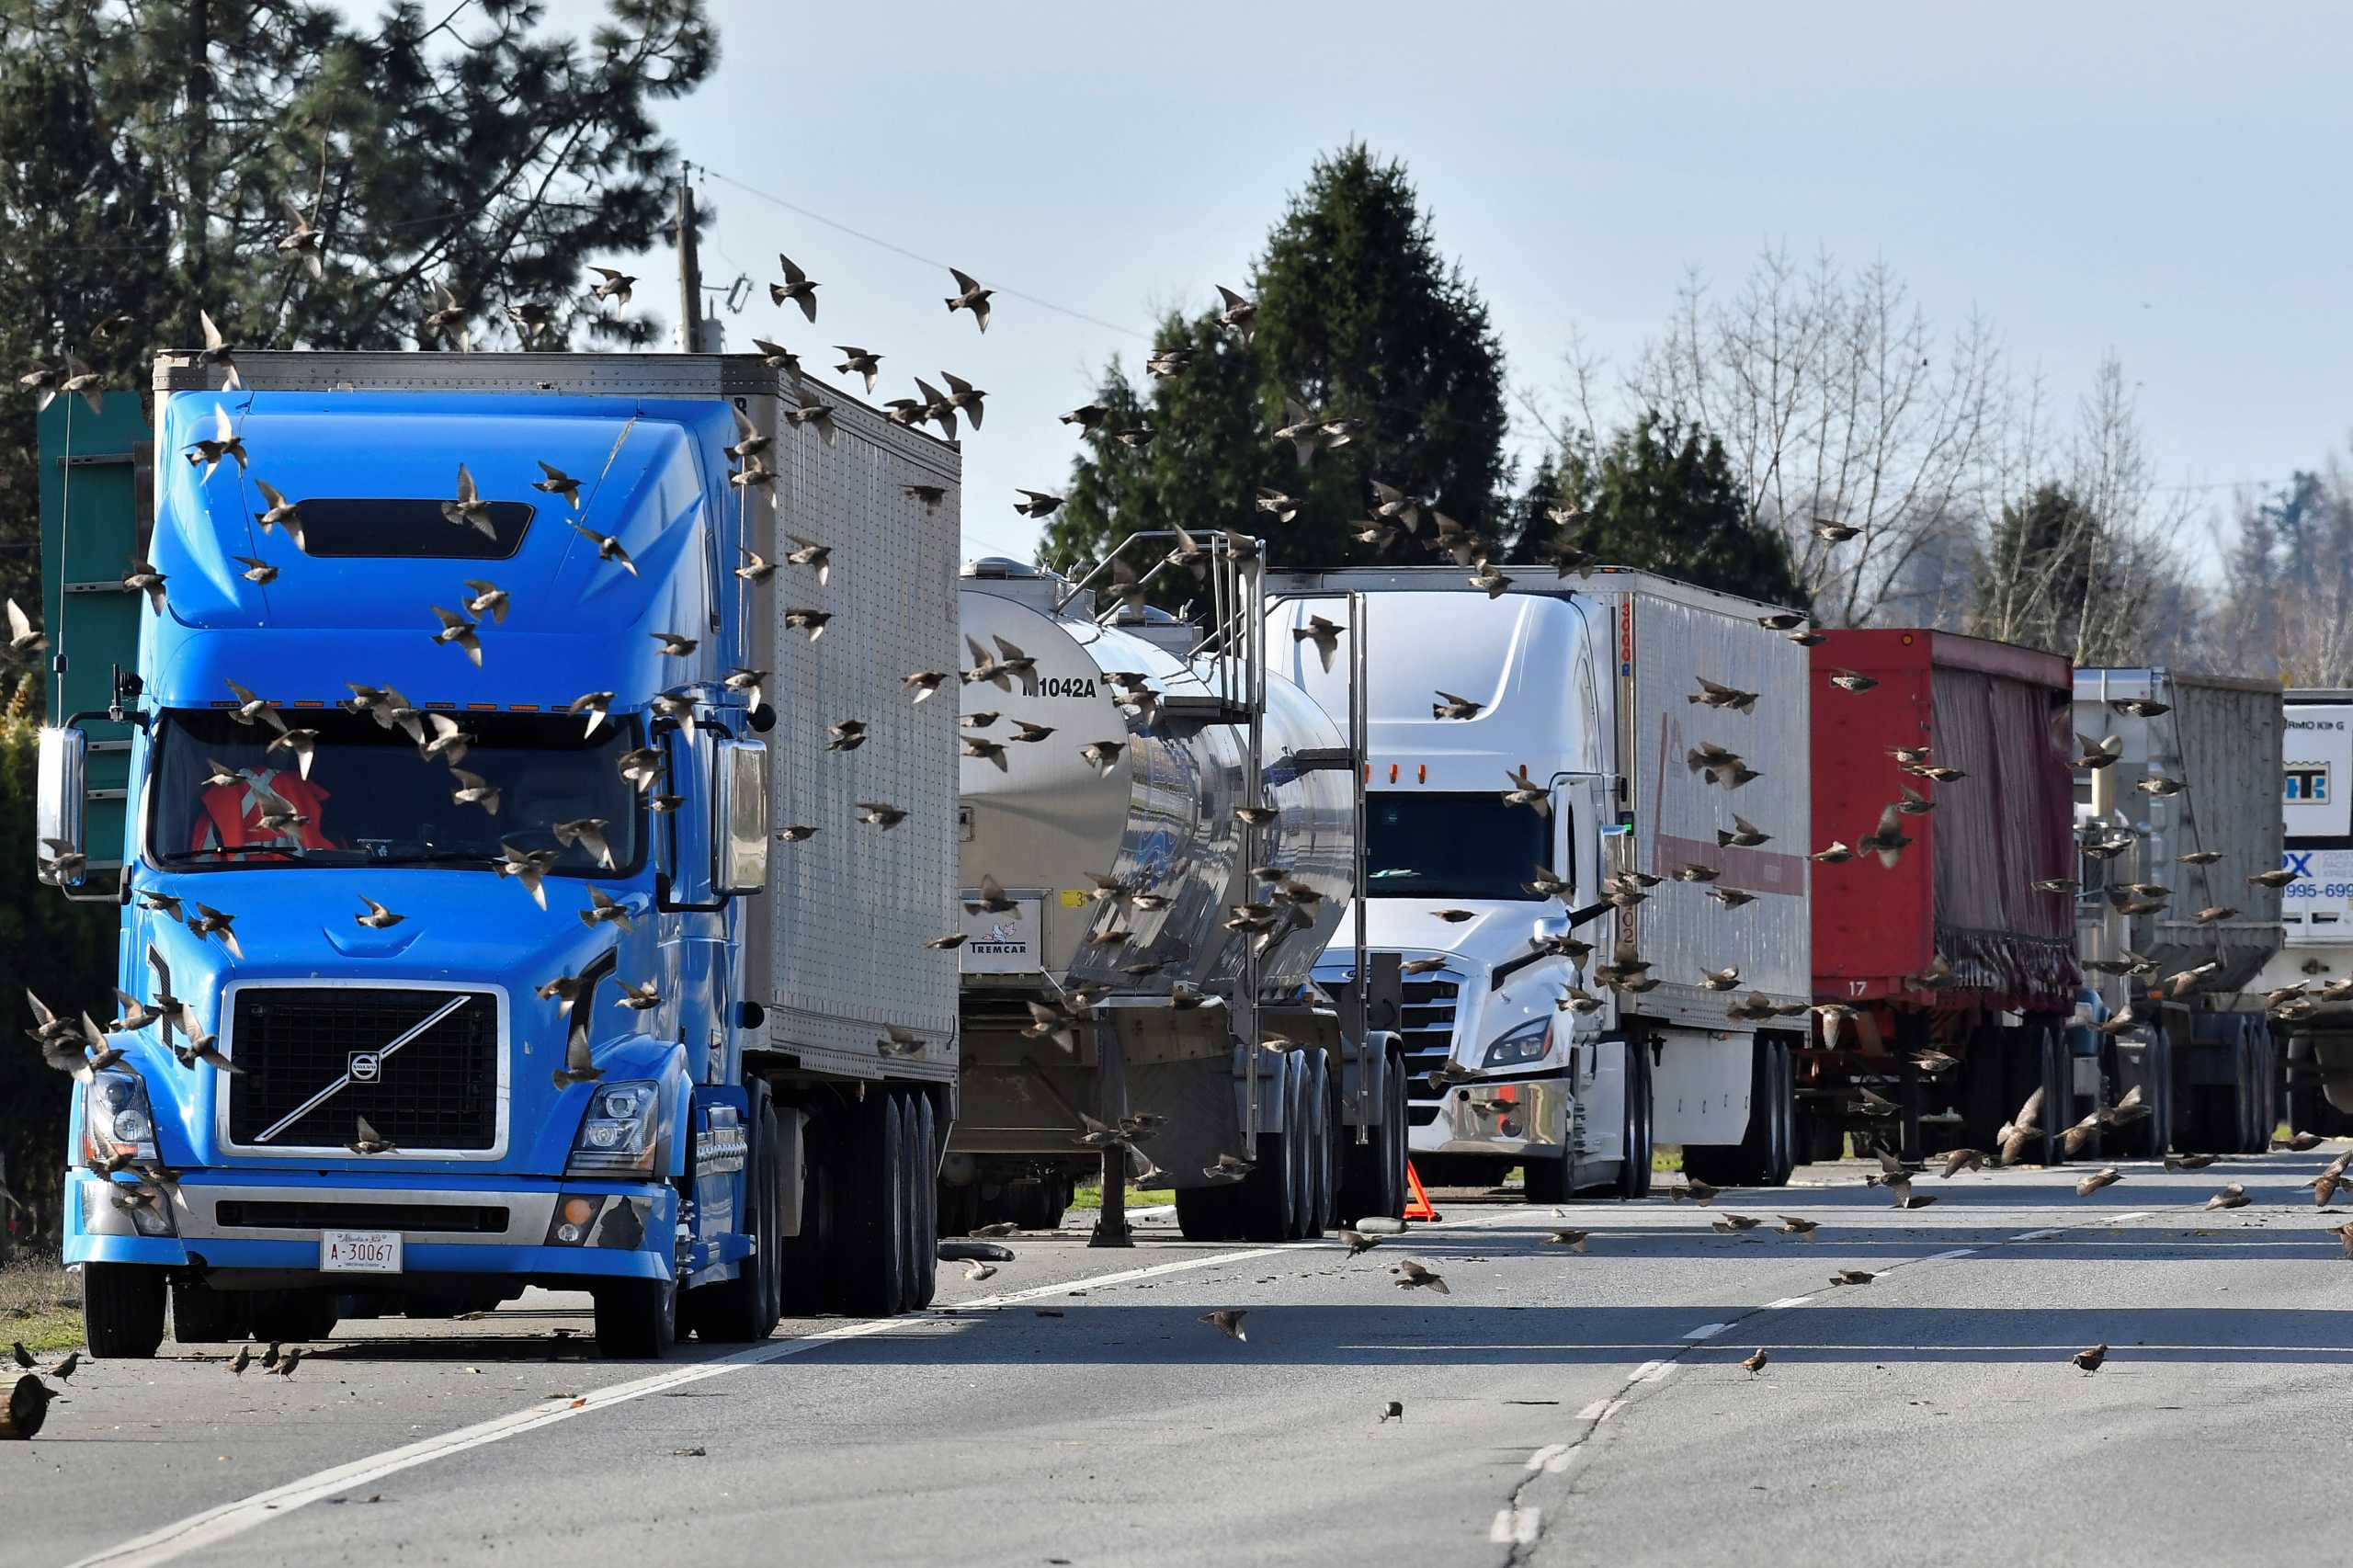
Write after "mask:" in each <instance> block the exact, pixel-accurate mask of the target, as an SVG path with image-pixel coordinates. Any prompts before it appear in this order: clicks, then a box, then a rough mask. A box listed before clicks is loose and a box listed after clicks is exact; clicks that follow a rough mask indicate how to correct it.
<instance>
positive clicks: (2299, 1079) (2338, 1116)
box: [2252, 688, 2353, 1136]
mask: <svg viewBox="0 0 2353 1568" xmlns="http://www.w3.org/2000/svg"><path fill="white" fill-rule="evenodd" d="M2283 698H2284V707H2285V711H2284V715H2283V717H2284V720H2285V728H2284V730H2283V742H2284V744H2283V745H2282V747H2281V755H2280V765H2281V767H2280V772H2281V777H2280V788H2279V817H2280V826H2281V829H2282V833H2283V839H2282V843H2281V846H2280V857H2279V864H2280V867H2281V869H2285V870H2290V871H2293V872H2295V873H2296V880H2295V881H2291V882H2290V883H2289V884H2288V885H2287V886H2286V887H2284V888H2282V889H2280V890H2279V895H2280V896H2279V919H2280V923H2281V925H2282V926H2284V928H2285V931H2284V940H2283V942H2282V944H2281V946H2280V949H2279V952H2278V953H2277V954H2275V955H2274V956H2273V958H2272V960H2271V961H2270V962H2269V963H2268V965H2266V966H2265V967H2264V970H2263V972H2262V973H2260V974H2258V975H2257V976H2256V978H2255V980H2254V982H2253V983H2252V989H2254V990H2257V991H2263V992H2272V991H2278V990H2281V989H2284V988H2286V987H2289V986H2292V985H2302V986H2304V987H2306V988H2307V989H2306V996H2305V998H2304V1000H2306V1001H2307V1002H2309V1003H2311V1004H2312V1010H2311V1011H2310V1012H2308V1013H2304V1014H2303V1016H2302V1017H2297V1018H2294V1019H2292V1021H2291V1022H2290V1026H2289V1027H2288V1028H2285V1029H2279V1030H2277V1033H2279V1034H2284V1035H2285V1036H2286V1040H2287V1049H2286V1052H2285V1060H2286V1063H2287V1091H2288V1092H2287V1100H2288V1105H2287V1112H2288V1119H2289V1121H2290V1123H2291V1124H2293V1125H2294V1126H2295V1128H2296V1129H2297V1130H2298V1131H2306V1130H2309V1131H2313V1132H2324V1133H2327V1134H2330V1135H2331V1136H2342V1135H2344V1134H2345V1133H2347V1132H2353V1005H2348V1004H2347V1003H2344V1002H2336V1001H2328V1000H2324V999H2323V998H2324V997H2325V996H2326V994H2327V993H2326V992H2325V989H2324V988H2325V987H2327V986H2329V985H2331V984H2332V983H2334V984H2337V985H2340V986H2341V985H2342V984H2343V983H2345V982H2346V981H2347V979H2348V978H2353V691H2345V690H2334V689H2329V690H2324V689H2317V688H2306V689H2301V690H2294V691H2289V692H2286V693H2284V694H2283ZM2297 1010H2298V1011H2299V1012H2302V1008H2301V1007H2300V1008H2298V1009H2297Z"/></svg>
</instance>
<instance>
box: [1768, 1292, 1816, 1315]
mask: <svg viewBox="0 0 2353 1568" xmlns="http://www.w3.org/2000/svg"><path fill="white" fill-rule="evenodd" d="M1808 1301H1813V1297H1812V1296H1784V1297H1782V1298H1781V1299H1780V1300H1779V1301H1768V1302H1766V1303H1765V1305H1764V1308H1763V1309H1762V1310H1764V1311H1766V1312H1780V1311H1782V1310H1784V1309H1785V1308H1789V1307H1802V1306H1804V1305H1805V1304H1806V1303H1807V1302H1808Z"/></svg>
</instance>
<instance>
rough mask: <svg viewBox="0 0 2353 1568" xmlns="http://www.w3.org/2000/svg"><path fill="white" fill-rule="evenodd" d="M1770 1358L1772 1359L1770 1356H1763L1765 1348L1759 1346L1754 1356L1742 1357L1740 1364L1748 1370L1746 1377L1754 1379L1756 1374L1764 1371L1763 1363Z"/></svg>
mask: <svg viewBox="0 0 2353 1568" xmlns="http://www.w3.org/2000/svg"><path fill="white" fill-rule="evenodd" d="M1771 1359H1772V1358H1771V1357H1770V1356H1768V1355H1767V1354H1765V1347H1764V1346H1761V1345H1760V1346H1757V1347H1756V1355H1754V1356H1744V1357H1742V1358H1740V1364H1741V1365H1742V1366H1744V1367H1745V1368H1747V1369H1748V1375H1749V1376H1750V1377H1751V1378H1755V1377H1756V1374H1757V1373H1759V1372H1761V1371H1763V1370H1764V1369H1765V1363H1766V1362H1768V1361H1770V1360H1771Z"/></svg>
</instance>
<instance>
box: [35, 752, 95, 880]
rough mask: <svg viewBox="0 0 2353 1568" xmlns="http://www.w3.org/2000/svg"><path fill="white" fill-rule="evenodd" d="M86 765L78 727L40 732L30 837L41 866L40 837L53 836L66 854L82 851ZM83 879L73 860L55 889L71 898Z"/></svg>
mask: <svg viewBox="0 0 2353 1568" xmlns="http://www.w3.org/2000/svg"><path fill="white" fill-rule="evenodd" d="M89 766H90V737H89V736H88V735H86V734H85V733H83V732H82V731H81V730H79V729H77V728H75V727H74V726H72V725H68V726H66V727H65V728H63V729H50V728H44V729H43V730H42V731H41V733H40V761H39V779H38V784H37V789H36V798H35V802H34V807H33V824H34V825H33V838H34V840H35V843H36V845H37V846H38V848H39V851H40V854H39V858H40V863H41V864H42V866H43V867H44V868H45V867H46V865H47V863H48V854H47V850H48V846H46V845H42V844H40V840H42V839H52V838H53V839H55V840H57V841H58V842H59V843H61V844H63V845H64V846H65V851H64V852H65V853H66V854H68V855H73V856H79V855H80V854H81V853H82V852H83V847H84V846H83V841H82V808H83V801H84V800H85V790H86V784H87V780H88V777H89ZM86 879H87V873H86V872H85V871H84V870H83V869H81V867H80V865H79V864H78V863H76V864H75V865H74V870H73V873H72V874H71V875H70V876H60V877H59V878H58V879H57V886H58V890H59V891H60V892H64V893H65V894H66V896H68V897H69V898H70V897H71V896H73V893H72V890H73V889H74V888H76V887H79V886H81V885H82V883H83V882H84V881H85V880H86Z"/></svg>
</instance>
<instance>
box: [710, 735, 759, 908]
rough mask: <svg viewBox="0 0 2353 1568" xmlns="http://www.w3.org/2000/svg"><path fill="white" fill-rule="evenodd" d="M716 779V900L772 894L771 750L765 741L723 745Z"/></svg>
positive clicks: (712, 788) (712, 806) (713, 869)
mask: <svg viewBox="0 0 2353 1568" xmlns="http://www.w3.org/2000/svg"><path fill="white" fill-rule="evenodd" d="M710 771H711V779H710V858H711V868H710V891H711V892H712V894H713V895H714V896H717V897H722V898H724V897H728V896H730V895H733V894H739V893H757V892H767V882H768V748H767V743H766V742H765V741H722V742H720V743H719V744H718V748H717V756H714V757H713V758H712V763H711V770H710Z"/></svg>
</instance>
